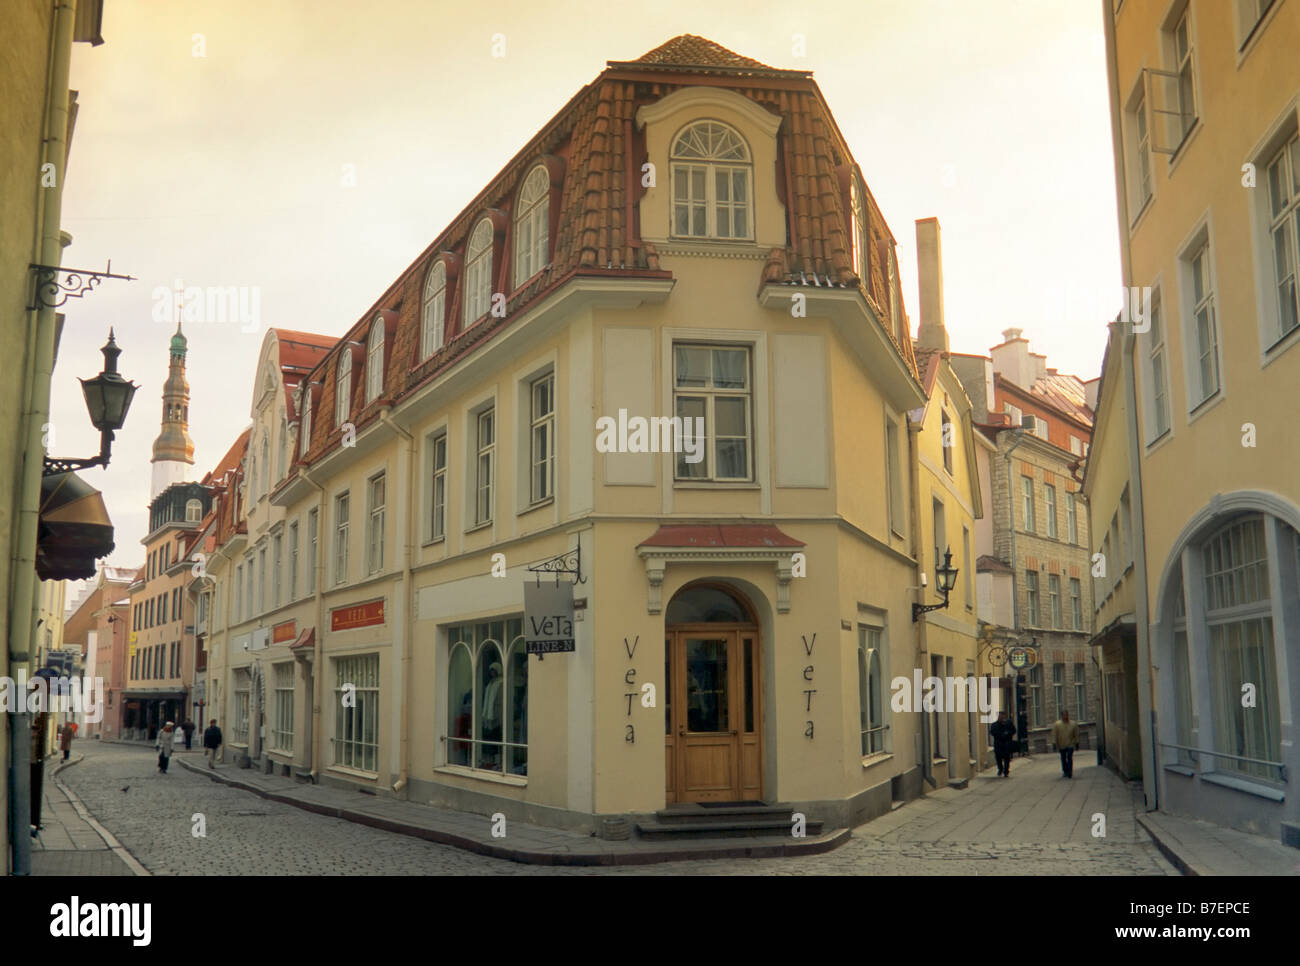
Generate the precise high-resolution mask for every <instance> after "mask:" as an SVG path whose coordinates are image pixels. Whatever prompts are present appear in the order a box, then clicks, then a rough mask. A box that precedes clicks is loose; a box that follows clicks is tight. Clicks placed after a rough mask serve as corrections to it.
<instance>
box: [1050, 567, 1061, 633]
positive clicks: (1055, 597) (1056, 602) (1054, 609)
mask: <svg viewBox="0 0 1300 966" xmlns="http://www.w3.org/2000/svg"><path fill="white" fill-rule="evenodd" d="M1047 609H1048V613H1049V614H1050V615H1051V621H1052V627H1053V628H1054V629H1055V630H1058V631H1059V630H1060V629H1061V628H1062V626H1063V625H1064V623H1065V622H1064V620H1063V617H1064V615H1063V613H1062V607H1061V575H1060V574H1048V575H1047Z"/></svg>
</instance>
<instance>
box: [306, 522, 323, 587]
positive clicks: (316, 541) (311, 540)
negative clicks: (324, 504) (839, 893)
mask: <svg viewBox="0 0 1300 966" xmlns="http://www.w3.org/2000/svg"><path fill="white" fill-rule="evenodd" d="M307 530H308V533H307V594H308V595H309V596H314V595H315V593H316V567H317V561H318V559H319V558H318V556H317V554H318V551H319V547H320V510H319V509H318V508H317V507H312V508H311V509H310V510H308V511H307Z"/></svg>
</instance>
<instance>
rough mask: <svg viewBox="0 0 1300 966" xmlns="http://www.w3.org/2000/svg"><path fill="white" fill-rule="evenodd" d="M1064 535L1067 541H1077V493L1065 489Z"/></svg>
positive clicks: (1073, 542)
mask: <svg viewBox="0 0 1300 966" xmlns="http://www.w3.org/2000/svg"><path fill="white" fill-rule="evenodd" d="M1065 535H1066V537H1067V538H1068V540H1069V542H1070V543H1072V544H1078V542H1079V494H1077V493H1075V492H1074V491H1073V490H1066V491H1065Z"/></svg>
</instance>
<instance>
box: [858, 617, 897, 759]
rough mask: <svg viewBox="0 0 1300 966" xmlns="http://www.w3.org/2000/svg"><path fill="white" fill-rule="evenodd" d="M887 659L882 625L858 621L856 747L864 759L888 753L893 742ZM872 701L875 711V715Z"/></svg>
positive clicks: (891, 748)
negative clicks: (891, 736)
mask: <svg viewBox="0 0 1300 966" xmlns="http://www.w3.org/2000/svg"><path fill="white" fill-rule="evenodd" d="M888 658H889V654H888V647H887V646H886V640H885V628H884V627H883V626H881V625H877V624H869V623H862V622H859V624H858V732H859V743H858V748H859V752H860V754H861V756H862V758H863V759H866V758H869V757H871V756H873V755H882V754H889V753H890V751H892V750H893V742H892V741H891V740H890V700H889V699H890V693H889V685H888V681H889V679H888V677H887V676H886V675H887V674H888V667H887V663H886V662H887V661H888ZM873 665H874V666H873ZM873 672H874V673H873ZM873 702H874V706H875V712H876V713H875V714H874V715H873V714H872V704H873Z"/></svg>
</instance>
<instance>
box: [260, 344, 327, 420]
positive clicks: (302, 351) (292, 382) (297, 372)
mask: <svg viewBox="0 0 1300 966" xmlns="http://www.w3.org/2000/svg"><path fill="white" fill-rule="evenodd" d="M270 331H271V332H274V333H275V338H276V341H277V342H278V343H279V353H280V375H281V379H282V381H283V383H284V411H285V413H286V414H287V418H288V419H289V420H290V421H292V420H295V419H297V418H298V406H297V402H296V399H295V396H296V394H297V390H298V386H299V384H300V383H301V382H302V380H303V379H304V378H305V377H306V376H307V374H308V373H310V372H311V371H312V369H314V368H316V364H317V363H319V362H320V361H321V360H322V359H323V358H325V356H326V354H327V353H328V352H329V351H330V349H332V348H334V346H335V345H336V344H337V343H338V339H337V338H336V337H334V336H332V335H318V334H316V333H315V332H296V331H294V330H293V329H277V328H273V329H271V330H270Z"/></svg>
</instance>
